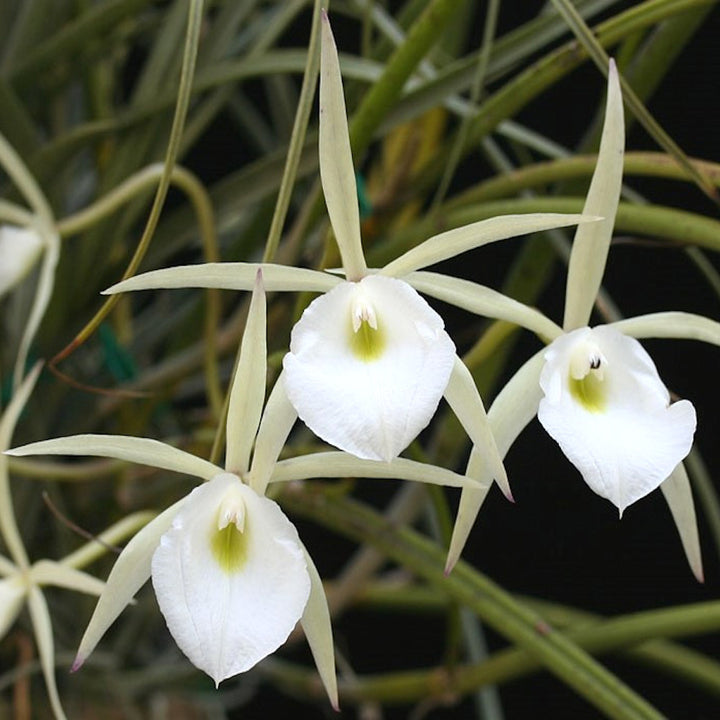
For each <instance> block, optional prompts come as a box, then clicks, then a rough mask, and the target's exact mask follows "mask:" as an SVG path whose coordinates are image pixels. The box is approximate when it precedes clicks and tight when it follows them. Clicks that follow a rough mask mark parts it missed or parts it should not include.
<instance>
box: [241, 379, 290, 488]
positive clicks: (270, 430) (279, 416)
mask: <svg viewBox="0 0 720 720" xmlns="http://www.w3.org/2000/svg"><path fill="white" fill-rule="evenodd" d="M296 420H297V412H295V408H294V407H293V406H292V404H291V402H290V400H289V399H288V396H287V393H286V392H285V373H284V372H281V373H280V375H279V376H278V379H277V380H276V381H275V385H274V387H273V389H272V392H271V393H270V397H269V398H268V401H267V403H266V404H265V411H264V412H263V415H262V419H261V420H260V428H259V429H258V433H257V439H256V440H255V453H254V454H253V459H252V465H251V466H250V475H249V477H248V484H249V485H250V487H251V488H252V489H253V490H254V491H255V492H256V493H257V494H258V495H264V494H265V489H266V488H267V484H268V483H269V482H270V476H271V475H272V473H273V468H274V467H275V463H276V462H277V459H278V457H279V455H280V452H281V451H282V449H283V446H284V445H285V441H286V440H287V439H288V435H289V434H290V431H291V430H292V427H293V425H294V424H295V421H296Z"/></svg>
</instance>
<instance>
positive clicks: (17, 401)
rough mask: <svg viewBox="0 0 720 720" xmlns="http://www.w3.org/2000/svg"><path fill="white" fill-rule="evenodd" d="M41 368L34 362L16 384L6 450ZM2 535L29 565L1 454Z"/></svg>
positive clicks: (1, 444)
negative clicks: (18, 383)
mask: <svg viewBox="0 0 720 720" xmlns="http://www.w3.org/2000/svg"><path fill="white" fill-rule="evenodd" d="M41 369H42V363H41V362H37V363H35V366H34V367H33V369H32V370H31V371H30V372H29V373H28V374H27V376H26V377H25V379H24V380H23V381H22V383H20V386H19V387H17V388H16V390H15V394H14V395H13V398H12V400H11V401H10V403H9V405H8V406H7V408H6V409H5V412H4V413H3V414H2V417H1V418H0V450H2V451H3V452H4V453H8V452H9V451H8V450H7V449H6V448H7V447H8V446H9V445H10V442H11V441H12V436H13V433H14V432H15V425H16V424H17V421H18V418H19V417H20V413H21V412H22V411H23V408H24V407H25V404H26V403H27V401H28V398H29V397H30V393H31V392H32V391H33V388H34V387H35V383H36V382H37V379H38V376H39V375H40V370H41ZM0 536H2V538H3V540H4V541H5V545H6V546H7V549H8V552H9V553H10V555H11V557H12V559H13V560H14V561H15V563H17V564H18V565H19V566H21V567H23V568H26V567H27V566H28V564H29V560H28V556H27V552H26V551H25V545H23V541H22V538H21V537H20V531H19V530H18V526H17V522H16V520H15V511H14V510H13V498H12V495H11V493H10V476H9V473H8V459H7V458H6V457H2V456H0Z"/></svg>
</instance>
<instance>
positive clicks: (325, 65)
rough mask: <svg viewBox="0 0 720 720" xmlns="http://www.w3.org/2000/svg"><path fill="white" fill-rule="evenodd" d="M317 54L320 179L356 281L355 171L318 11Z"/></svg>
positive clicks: (333, 51) (327, 35)
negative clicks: (318, 44)
mask: <svg viewBox="0 0 720 720" xmlns="http://www.w3.org/2000/svg"><path fill="white" fill-rule="evenodd" d="M321 24H322V30H321V32H322V35H321V54H320V137H319V151H320V179H321V181H322V187H323V194H324V195H325V203H326V204H327V209H328V215H329V216H330V222H331V224H332V227H333V230H334V231H335V238H336V239H337V244H338V247H339V249H340V255H341V256H342V261H343V267H344V268H345V276H346V277H347V278H348V280H359V279H360V278H361V277H363V275H365V271H366V270H367V267H366V265H365V258H364V256H363V251H362V241H361V239H360V211H359V207H358V197H357V186H356V184H355V170H354V168H353V159H352V151H351V149H350V136H349V133H348V125H347V113H346V110H345V98H344V96H343V86H342V77H341V75H340V63H339V62H338V56H337V48H336V47H335V39H334V38H333V35H332V30H331V29H330V21H329V20H328V17H327V14H326V13H325V12H323V14H322V23H321Z"/></svg>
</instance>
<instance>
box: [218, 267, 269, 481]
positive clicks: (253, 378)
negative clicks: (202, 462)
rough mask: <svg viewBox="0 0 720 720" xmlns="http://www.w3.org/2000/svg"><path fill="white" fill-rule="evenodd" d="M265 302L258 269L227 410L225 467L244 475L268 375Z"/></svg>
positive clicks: (258, 422)
mask: <svg viewBox="0 0 720 720" xmlns="http://www.w3.org/2000/svg"><path fill="white" fill-rule="evenodd" d="M265 312H266V303H265V290H264V288H263V284H262V271H261V270H258V274H257V278H256V281H255V288H254V290H253V295H252V300H251V301H250V310H249V312H248V318H247V323H246V325H245V332H244V333H243V339H242V342H241V343H240V351H239V356H238V363H237V367H236V368H235V376H234V378H233V383H232V388H231V389H230V401H229V403H228V413H227V432H226V434H225V435H226V437H225V441H226V445H227V451H226V457H225V469H226V470H229V471H230V472H233V473H235V474H236V475H244V474H245V473H246V472H247V470H248V466H249V461H250V451H251V450H252V444H253V442H254V440H255V435H256V434H257V429H258V425H259V424H260V415H261V413H262V407H263V401H264V400H265V383H266V378H267V339H266V320H265Z"/></svg>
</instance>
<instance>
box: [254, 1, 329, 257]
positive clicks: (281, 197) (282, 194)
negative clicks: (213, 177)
mask: <svg viewBox="0 0 720 720" xmlns="http://www.w3.org/2000/svg"><path fill="white" fill-rule="evenodd" d="M327 6H328V0H315V2H314V8H313V18H312V30H311V31H310V42H309V43H308V51H307V64H306V66H305V74H304V75H303V82H302V88H301V90H300V98H299V100H298V107H297V111H296V113H295V122H294V124H293V129H292V134H291V136H290V146H289V147H288V152H287V158H286V160H285V168H284V170H283V176H282V180H281V181H280V190H279V191H278V198H277V202H276V203H275V210H274V212H273V217H272V221H271V223H270V230H269V231H268V238H267V243H266V244H265V251H264V253H263V262H272V261H273V259H274V257H275V253H276V251H277V247H278V245H279V243H280V235H281V233H282V229H283V225H284V224H285V218H286V217H287V211H288V208H289V207H290V199H291V197H292V189H293V185H294V184H295V179H296V177H297V171H298V166H299V165H300V157H301V154H302V151H303V146H304V144H305V136H306V135H307V128H308V122H309V121H310V113H311V112H312V109H313V102H314V99H315V88H316V87H317V81H318V68H319V66H320V11H321V10H327Z"/></svg>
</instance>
